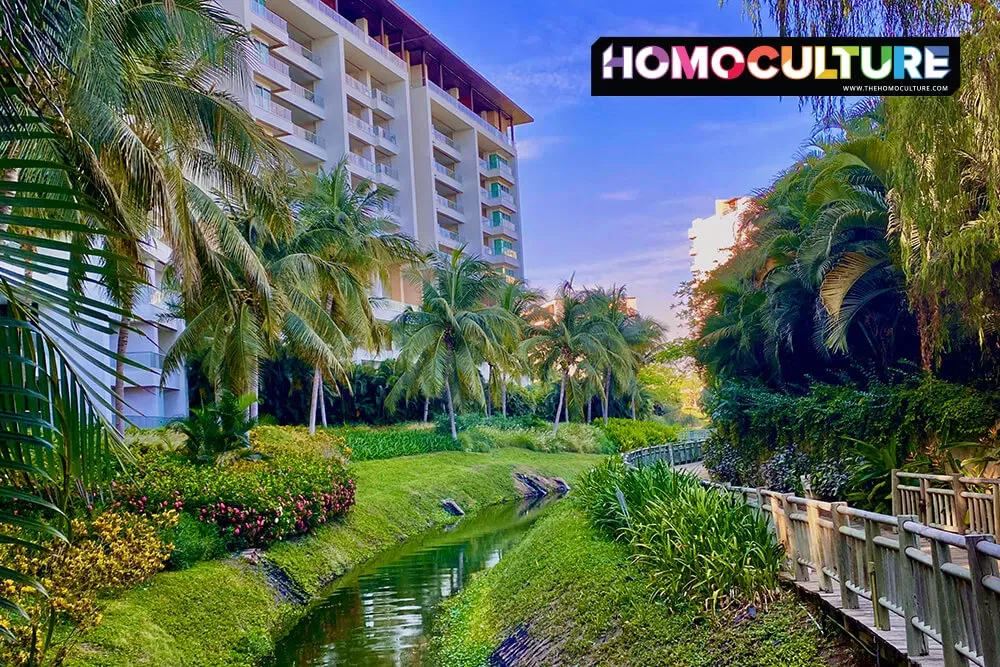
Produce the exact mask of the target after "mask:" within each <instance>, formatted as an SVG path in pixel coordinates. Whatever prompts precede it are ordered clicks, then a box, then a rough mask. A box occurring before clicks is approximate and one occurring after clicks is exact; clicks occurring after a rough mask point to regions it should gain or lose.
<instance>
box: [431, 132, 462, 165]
mask: <svg viewBox="0 0 1000 667" xmlns="http://www.w3.org/2000/svg"><path fill="white" fill-rule="evenodd" d="M431 135H432V136H433V138H434V147H435V148H437V149H438V150H440V151H441V152H442V153H444V154H445V155H447V156H449V157H451V158H452V159H453V160H460V159H462V149H461V147H460V146H459V145H458V142H457V141H455V140H454V139H452V138H451V137H449V136H448V135H447V134H445V133H444V132H442V131H440V130H438V129H432V130H431Z"/></svg>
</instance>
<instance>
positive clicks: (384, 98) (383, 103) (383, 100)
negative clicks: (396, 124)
mask: <svg viewBox="0 0 1000 667" xmlns="http://www.w3.org/2000/svg"><path fill="white" fill-rule="evenodd" d="M372 99H373V100H374V101H375V108H377V109H378V110H379V112H380V113H383V114H385V115H386V116H388V117H390V118H395V117H396V98H395V97H393V96H392V95H390V94H389V93H387V92H385V91H384V90H373V91H372Z"/></svg>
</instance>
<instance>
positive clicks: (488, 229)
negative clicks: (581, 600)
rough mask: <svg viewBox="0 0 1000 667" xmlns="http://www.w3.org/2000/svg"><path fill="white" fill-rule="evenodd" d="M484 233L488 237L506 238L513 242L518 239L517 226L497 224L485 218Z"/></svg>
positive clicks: (504, 223)
mask: <svg viewBox="0 0 1000 667" xmlns="http://www.w3.org/2000/svg"><path fill="white" fill-rule="evenodd" d="M483 231H484V232H485V233H486V234H487V236H506V237H507V238H509V239H511V240H512V241H516V240H517V239H518V234H517V226H516V225H514V223H512V222H501V223H500V224H497V223H495V222H494V221H493V220H491V219H490V218H485V217H484V218H483Z"/></svg>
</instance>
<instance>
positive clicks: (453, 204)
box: [435, 195, 465, 213]
mask: <svg viewBox="0 0 1000 667" xmlns="http://www.w3.org/2000/svg"><path fill="white" fill-rule="evenodd" d="M435 199H436V201H437V203H438V204H440V205H441V206H444V207H445V208H450V209H451V210H452V211H457V212H459V213H465V207H464V206H462V205H461V204H459V203H458V202H457V201H452V200H450V199H447V198H445V197H442V196H441V195H436V198H435Z"/></svg>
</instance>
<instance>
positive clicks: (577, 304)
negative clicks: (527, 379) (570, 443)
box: [521, 283, 614, 435]
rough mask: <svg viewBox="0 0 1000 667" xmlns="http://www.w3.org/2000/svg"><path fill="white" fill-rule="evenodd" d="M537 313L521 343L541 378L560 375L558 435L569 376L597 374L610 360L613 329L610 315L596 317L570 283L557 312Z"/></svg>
mask: <svg viewBox="0 0 1000 667" xmlns="http://www.w3.org/2000/svg"><path fill="white" fill-rule="evenodd" d="M538 317H539V320H538V322H537V323H535V324H532V325H531V326H530V335H529V336H528V338H526V339H525V340H524V341H523V342H522V343H521V350H522V352H523V353H524V354H525V355H526V356H527V357H528V358H529V359H530V360H531V361H532V362H533V366H534V368H535V369H536V374H537V375H538V377H539V378H541V379H545V378H549V377H553V376H558V377H559V401H558V403H557V404H556V415H555V423H554V425H553V427H552V433H553V435H555V434H557V433H558V432H559V418H560V413H562V411H563V405H564V401H565V400H566V390H567V385H568V384H569V380H570V376H571V375H575V374H577V373H583V374H587V375H597V374H598V370H597V369H599V368H603V367H605V365H606V364H607V363H609V360H608V355H609V353H608V348H607V347H606V346H605V341H606V340H608V339H610V338H611V337H612V336H613V334H614V330H613V329H612V328H611V326H610V325H609V323H608V321H607V319H605V318H601V317H594V312H593V307H592V304H588V303H587V300H586V295H585V293H580V292H576V291H575V290H574V289H573V286H572V285H571V284H570V283H565V284H564V285H563V286H562V287H561V288H560V289H559V292H558V295H557V298H556V307H555V312H554V313H549V312H548V311H540V312H539V313H538Z"/></svg>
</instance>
